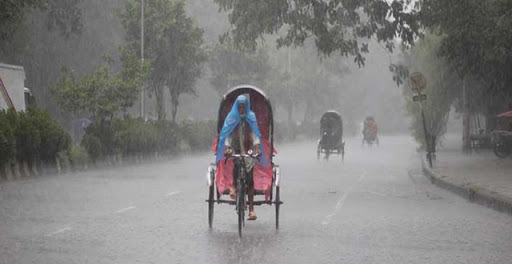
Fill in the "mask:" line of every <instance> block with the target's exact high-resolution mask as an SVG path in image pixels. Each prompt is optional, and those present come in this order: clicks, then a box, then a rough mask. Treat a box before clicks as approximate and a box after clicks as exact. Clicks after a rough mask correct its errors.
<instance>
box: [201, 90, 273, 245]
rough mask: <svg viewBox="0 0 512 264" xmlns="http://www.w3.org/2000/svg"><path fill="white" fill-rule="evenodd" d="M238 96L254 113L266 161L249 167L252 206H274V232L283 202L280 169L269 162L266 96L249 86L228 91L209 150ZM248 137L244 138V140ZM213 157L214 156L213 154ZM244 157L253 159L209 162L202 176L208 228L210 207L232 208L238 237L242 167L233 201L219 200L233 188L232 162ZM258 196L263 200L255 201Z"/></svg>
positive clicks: (269, 123) (270, 131) (270, 135)
mask: <svg viewBox="0 0 512 264" xmlns="http://www.w3.org/2000/svg"><path fill="white" fill-rule="evenodd" d="M239 95H245V96H246V97H248V98H249V101H250V105H251V109H252V111H253V112H254V113H255V115H256V118H257V121H258V127H259V129H260V132H261V144H262V146H263V151H264V153H265V157H266V159H267V166H264V165H262V164H260V163H256V164H255V165H254V167H253V179H254V189H255V192H254V196H255V199H254V201H253V205H254V206H259V205H274V207H275V224H276V229H278V228H279V207H280V205H281V204H283V202H282V201H281V198H280V186H279V184H280V169H279V166H278V165H276V164H274V163H273V157H274V155H275V154H277V152H276V151H275V149H274V138H273V133H274V123H273V116H272V106H271V105H270V102H269V99H268V97H267V96H266V95H265V93H264V92H263V91H262V90H260V89H259V88H257V87H255V86H251V85H240V86H236V87H233V88H231V89H230V90H228V91H227V92H226V93H225V94H224V96H223V97H222V99H221V102H220V106H219V112H218V120H217V138H216V140H215V142H214V147H213V150H214V152H215V151H216V145H217V142H218V140H219V136H218V135H219V134H220V131H221V129H222V126H223V124H224V120H225V118H226V116H227V114H228V113H229V111H230V109H231V107H232V106H233V104H234V102H235V100H236V98H237V97H238V96H239ZM246 138H248V137H246ZM215 154H216V153H215ZM246 158H255V156H252V154H250V153H248V154H241V155H231V156H229V157H225V158H224V159H223V160H221V161H219V162H218V163H217V164H215V163H212V164H210V166H209V167H208V173H207V175H206V178H207V184H208V187H209V194H208V199H207V200H206V202H207V203H208V225H209V228H210V229H211V228H212V225H213V215H214V205H215V204H216V203H217V204H228V205H235V210H236V212H237V214H238V234H239V236H240V238H241V237H242V231H243V227H244V226H245V211H246V206H247V200H246V195H245V190H246V188H245V187H246V185H245V175H246V173H247V172H246V170H245V169H244V168H245V166H240V168H241V169H240V174H239V175H240V176H239V177H238V182H237V185H238V186H237V188H236V189H237V193H236V199H234V200H232V199H230V198H229V197H227V198H223V197H222V195H227V194H229V189H230V188H231V187H232V185H233V175H232V174H233V166H234V163H233V160H234V159H239V160H240V161H241V162H245V159H246ZM258 196H260V197H263V199H260V200H257V199H256V198H257V197H258Z"/></svg>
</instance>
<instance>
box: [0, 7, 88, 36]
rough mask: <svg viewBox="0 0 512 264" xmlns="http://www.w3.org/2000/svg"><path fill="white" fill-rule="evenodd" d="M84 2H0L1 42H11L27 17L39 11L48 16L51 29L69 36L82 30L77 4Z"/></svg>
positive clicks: (48, 25) (47, 19)
mask: <svg viewBox="0 0 512 264" xmlns="http://www.w3.org/2000/svg"><path fill="white" fill-rule="evenodd" d="M81 1H82V0H71V1H70V0H16V1H12V0H0V6H1V7H2V8H1V9H0V25H2V26H1V27H0V41H1V42H3V43H4V44H5V43H8V42H10V39H11V37H12V35H13V34H14V33H15V32H16V31H18V30H20V28H21V26H22V24H23V23H22V22H23V20H24V19H25V18H26V15H27V14H29V13H31V12H33V11H35V10H36V9H37V10H41V11H44V12H45V13H46V14H47V17H46V25H47V27H48V28H49V29H52V28H58V29H59V30H60V32H61V34H63V35H65V36H69V35H70V34H72V33H76V32H79V31H80V30H81V28H82V21H81V13H80V10H79V9H78V7H77V4H78V3H79V2H81Z"/></svg>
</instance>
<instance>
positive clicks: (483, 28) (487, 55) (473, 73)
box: [421, 0, 512, 114]
mask: <svg viewBox="0 0 512 264" xmlns="http://www.w3.org/2000/svg"><path fill="white" fill-rule="evenodd" d="M421 13H422V14H421V21H422V24H423V25H424V26H425V27H427V28H429V29H431V30H433V31H437V32H439V33H440V34H443V38H442V39H441V41H440V46H439V53H438V54H439V55H440V56H441V57H443V58H445V59H446V60H447V61H448V62H449V63H450V64H451V65H453V67H454V69H455V70H456V72H457V73H458V74H459V76H460V78H461V79H464V78H468V79H469V80H474V81H477V83H476V85H475V83H470V85H469V86H468V88H469V91H468V92H469V94H472V93H475V95H476V94H480V95H483V96H484V97H483V98H482V101H483V102H487V103H486V104H480V105H482V106H484V108H485V105H487V106H491V105H493V106H495V105H496V104H498V103H499V102H500V101H502V99H503V98H507V97H508V100H509V102H511V101H510V100H511V96H512V88H511V87H512V76H511V75H510V72H511V71H512V57H511V56H510V54H511V53H512V46H511V45H510V43H511V42H512V16H511V14H512V2H510V1H507V0H497V1H494V0H483V1H479V0H468V1H450V4H449V5H447V4H446V1H441V0H428V1H424V3H423V5H422V11H421ZM466 83H468V82H466ZM474 89H476V90H474ZM477 90H482V91H483V93H482V92H478V91H477ZM473 98H474V96H472V97H471V98H470V99H473ZM493 101H494V103H492V104H489V103H490V102H493ZM470 104H471V105H474V104H479V103H478V102H475V101H473V102H470ZM501 104H505V105H506V102H502V103H501ZM470 107H471V106H470ZM501 109H502V110H504V109H503V108H501ZM480 110H481V111H484V112H486V109H480ZM495 110H498V109H495ZM493 114H496V113H493Z"/></svg>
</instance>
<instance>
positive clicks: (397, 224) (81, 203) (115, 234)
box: [0, 137, 512, 264]
mask: <svg viewBox="0 0 512 264" xmlns="http://www.w3.org/2000/svg"><path fill="white" fill-rule="evenodd" d="M414 149H415V144H414V143H413V142H412V141H411V140H410V139H408V138H406V137H382V138H381V146H380V147H378V148H371V149H369V148H361V145H360V141H359V139H351V140H349V141H348V142H347V154H346V160H345V163H344V164H342V163H341V161H340V160H339V159H337V158H336V157H331V160H330V161H329V162H324V161H317V160H316V153H315V145H314V143H304V144H298V145H285V146H278V151H279V155H278V157H277V159H276V162H277V163H278V164H280V165H281V168H282V199H283V200H284V202H285V204H284V205H283V206H282V207H281V208H282V210H281V225H280V230H279V231H278V232H276V231H275V226H274V208H273V207H269V206H263V207H258V208H257V213H258V217H259V218H258V220H257V221H255V222H249V223H247V225H246V228H245V230H244V232H245V233H244V238H243V239H242V240H241V241H239V239H238V234H237V225H236V213H235V211H234V207H231V206H228V205H218V206H217V205H216V207H215V210H216V212H215V220H214V228H213V229H212V230H211V231H210V230H208V224H207V204H206V203H205V202H204V200H205V199H206V197H207V187H206V183H205V173H206V168H207V165H208V163H209V162H210V161H211V159H212V156H211V155H206V154H205V155H199V156H194V157H184V158H180V159H175V160H172V161H167V162H161V163H155V164H149V165H133V166H127V167H124V168H115V169H106V170H95V171H88V172H81V173H77V174H73V175H62V176H54V177H44V178H38V179H30V180H23V181H17V182H8V183H0V188H1V189H0V263H443V264H444V263H487V264H489V263H511V260H512V218H511V217H510V216H508V215H505V214H502V213H498V212H495V211H493V210H491V209H488V208H485V207H482V206H479V205H475V204H471V203H468V202H467V201H465V200H463V199H461V198H459V197H458V196H455V195H453V194H451V193H449V192H446V191H444V190H442V189H438V188H437V187H435V186H433V185H431V184H430V183H429V182H428V181H427V180H426V178H425V177H424V176H422V175H421V174H420V163H419V159H418V156H417V154H416V153H415V150H414Z"/></svg>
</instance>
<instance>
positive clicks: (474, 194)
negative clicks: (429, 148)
mask: <svg viewBox="0 0 512 264" xmlns="http://www.w3.org/2000/svg"><path fill="white" fill-rule="evenodd" d="M457 145H459V146H457ZM423 156H424V154H423ZM427 164H428V163H427V161H426V159H425V157H423V170H424V172H425V174H426V176H427V177H429V178H430V180H431V181H432V183H434V184H436V185H438V186H440V187H442V188H445V189H448V190H450V191H452V192H455V193H457V194H458V195H461V196H463V197H465V198H467V199H469V200H470V201H472V202H476V203H479V204H482V205H486V206H489V207H492V208H494V209H497V210H499V211H503V212H506V213H509V214H512V157H507V158H504V159H499V158H498V157H496V156H495V155H494V153H493V152H492V150H479V151H478V152H474V153H472V154H463V153H462V148H461V147H460V144H453V143H452V144H449V145H448V144H446V145H445V147H443V148H439V149H438V151H437V160H436V161H435V162H434V166H433V168H432V169H430V168H428V165H427Z"/></svg>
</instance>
